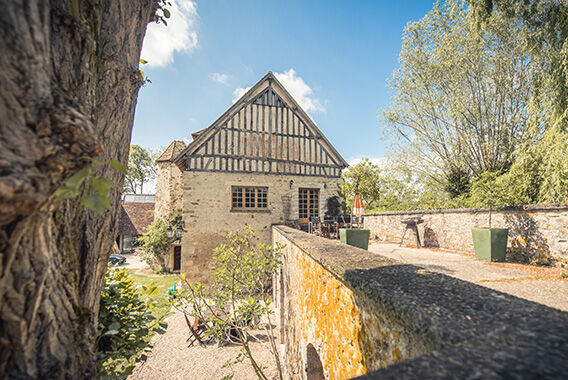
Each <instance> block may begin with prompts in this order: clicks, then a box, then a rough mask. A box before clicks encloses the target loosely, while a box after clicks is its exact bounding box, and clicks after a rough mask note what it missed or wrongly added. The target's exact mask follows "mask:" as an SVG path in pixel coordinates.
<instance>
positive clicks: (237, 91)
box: [233, 86, 252, 103]
mask: <svg viewBox="0 0 568 380" xmlns="http://www.w3.org/2000/svg"><path fill="white" fill-rule="evenodd" d="M250 87H252V86H250ZM250 87H237V88H235V90H234V91H233V103H236V101H237V100H239V99H240V98H241V96H243V95H244V94H245V92H247V91H248V90H250Z"/></svg>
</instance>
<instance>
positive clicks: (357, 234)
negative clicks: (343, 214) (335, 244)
mask: <svg viewBox="0 0 568 380" xmlns="http://www.w3.org/2000/svg"><path fill="white" fill-rule="evenodd" d="M370 236H371V231H370V230H366V229H358V228H340V229H339V240H340V241H341V242H342V243H345V244H349V245H352V246H354V247H358V248H362V249H365V250H366V249H368V248H369V237H370Z"/></svg>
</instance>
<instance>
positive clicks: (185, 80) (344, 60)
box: [132, 0, 432, 161]
mask: <svg viewBox="0 0 568 380" xmlns="http://www.w3.org/2000/svg"><path fill="white" fill-rule="evenodd" d="M431 8H432V1H431V0H423V1H418V0H417V1H410V0H408V1H404V0H403V1H379V0H377V1H330V0H327V1H266V0H265V1H231V0H204V1H196V2H195V1H190V0H177V1H176V3H174V5H173V9H172V18H171V19H170V21H169V23H168V27H163V26H162V25H152V26H151V27H150V28H152V29H149V30H148V32H147V36H146V39H145V41H144V49H143V52H142V58H144V59H146V60H148V61H149V63H148V64H147V65H144V67H142V68H143V70H144V72H145V74H146V75H147V76H148V77H149V78H150V80H151V81H152V83H150V84H148V85H147V86H145V87H144V88H142V89H141V90H140V93H139V97H138V105H137V107H136V115H135V121H134V130H133V133H132V143H133V144H139V145H142V146H145V147H148V148H151V149H157V148H159V147H161V146H167V145H168V144H169V143H170V142H171V141H172V140H174V139H176V140H183V139H190V135H191V132H194V131H196V130H199V129H202V128H205V127H207V126H209V125H210V124H211V123H212V122H213V121H215V119H216V118H217V117H218V116H220V115H221V114H222V113H223V112H224V111H225V110H226V109H227V108H229V107H230V106H231V104H232V103H233V100H234V99H235V97H236V95H238V94H239V93H242V91H243V89H245V88H247V87H249V86H252V85H253V84H254V83H256V82H257V81H258V80H259V79H260V78H261V77H262V76H263V75H264V74H265V73H266V72H267V71H269V70H270V71H273V72H275V73H277V75H279V78H280V79H281V81H283V82H284V85H285V86H286V87H290V88H288V90H289V91H290V92H291V93H292V95H294V96H295V97H296V100H298V101H299V103H300V104H301V105H303V106H304V108H305V109H306V111H307V112H308V113H309V114H310V116H311V117H312V118H313V119H314V121H315V122H316V124H317V125H318V126H319V127H320V129H321V130H322V131H323V133H324V134H325V135H326V136H327V138H328V139H329V140H330V141H331V142H332V144H334V146H335V147H336V148H337V150H338V151H339V152H340V153H341V154H342V155H343V157H344V158H345V159H347V160H348V161H349V160H353V159H355V158H358V157H383V156H384V155H385V154H386V149H387V147H386V144H385V143H384V142H383V139H382V136H381V125H380V123H379V120H378V116H379V114H380V112H381V110H382V109H384V107H386V106H387V105H388V104H389V102H390V97H391V95H392V94H391V92H390V90H389V89H388V88H387V81H388V79H389V78H390V76H391V74H392V72H393V70H395V69H396V68H397V66H398V54H399V52H400V46H401V38H402V33H403V29H404V27H405V25H406V24H407V23H408V22H410V21H416V20H419V19H420V18H422V17H423V16H424V15H425V14H426V13H427V12H428V11H429V10H430V9H431ZM298 98H300V99H298Z"/></svg>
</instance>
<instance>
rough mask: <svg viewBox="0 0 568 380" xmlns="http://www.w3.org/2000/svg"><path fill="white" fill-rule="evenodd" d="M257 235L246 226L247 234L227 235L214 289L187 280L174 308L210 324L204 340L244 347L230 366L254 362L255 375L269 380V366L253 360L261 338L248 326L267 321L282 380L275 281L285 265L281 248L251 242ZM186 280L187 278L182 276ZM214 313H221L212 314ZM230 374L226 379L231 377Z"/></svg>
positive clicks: (217, 262) (219, 253)
mask: <svg viewBox="0 0 568 380" xmlns="http://www.w3.org/2000/svg"><path fill="white" fill-rule="evenodd" d="M254 235H255V232H254V231H252V230H251V229H250V228H248V227H247V230H246V233H245V234H237V233H232V232H229V233H227V240H226V243H225V244H221V245H220V246H218V247H217V248H215V252H214V254H213V274H214V276H215V281H214V283H213V285H212V287H211V288H210V289H206V288H205V287H204V286H202V285H201V284H190V283H189V282H187V281H185V285H186V286H184V289H182V290H181V291H180V292H179V293H178V298H177V302H176V304H175V306H176V308H177V309H178V310H181V311H183V312H184V313H186V314H189V315H193V316H197V317H199V319H200V320H201V321H202V322H204V323H205V325H206V326H207V327H206V331H205V336H207V337H212V338H214V339H216V340H217V341H219V342H223V341H226V340H227V339H228V338H231V337H232V338H233V339H234V340H235V341H236V343H237V344H239V345H240V346H241V349H242V350H241V353H240V354H239V355H238V356H237V358H236V359H234V360H229V361H228V362H227V363H226V364H225V366H228V367H231V366H232V365H233V364H234V363H237V362H241V361H243V360H245V359H246V358H248V359H249V361H250V363H251V365H252V367H253V369H254V371H255V374H256V376H257V377H258V378H259V379H261V380H268V377H267V375H266V373H265V371H264V370H265V368H264V367H263V366H262V364H261V363H259V362H257V360H256V359H255V358H254V356H253V354H252V352H251V348H250V343H251V341H252V339H255V340H258V339H259V338H258V337H255V336H253V335H252V333H251V330H250V328H249V325H250V323H251V321H253V320H254V319H258V320H261V319H265V320H266V321H267V322H268V323H266V324H265V325H264V327H265V331H266V333H267V334H266V335H267V337H268V340H269V343H270V346H269V348H270V350H271V352H272V354H273V357H274V360H275V362H276V367H277V369H278V376H279V379H280V380H282V368H281V365H280V358H279V351H278V347H277V343H276V338H275V331H274V330H273V326H272V319H271V318H272V315H273V311H272V297H271V295H272V292H271V291H270V290H271V286H272V278H273V276H274V275H275V274H276V271H277V270H278V268H280V265H281V257H282V248H283V246H282V245H279V244H276V245H275V246H274V247H272V246H269V245H267V244H265V243H258V244H256V245H253V244H252V242H251V241H252V240H253V239H254ZM182 279H183V280H185V277H183V276H182ZM213 310H215V311H216V312H212V311H213ZM231 377H232V375H229V376H227V377H225V378H231Z"/></svg>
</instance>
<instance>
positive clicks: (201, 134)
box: [174, 71, 349, 167]
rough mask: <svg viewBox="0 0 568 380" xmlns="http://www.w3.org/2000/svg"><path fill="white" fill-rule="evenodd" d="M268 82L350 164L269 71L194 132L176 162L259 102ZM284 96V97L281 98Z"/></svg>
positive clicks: (333, 153)
mask: <svg viewBox="0 0 568 380" xmlns="http://www.w3.org/2000/svg"><path fill="white" fill-rule="evenodd" d="M266 82H268V87H270V88H273V89H275V90H276V91H275V92H277V93H280V94H281V95H283V96H280V97H278V99H277V100H273V101H278V102H282V103H284V104H285V103H286V102H287V103H289V104H288V106H289V108H291V109H293V110H294V112H296V113H297V114H298V116H299V117H301V118H302V120H303V122H304V123H305V124H306V125H307V127H308V128H309V129H310V130H311V132H312V133H313V134H314V135H315V136H317V138H318V139H319V142H320V143H323V145H325V147H326V148H327V149H328V150H329V153H330V154H331V155H333V156H334V157H335V159H336V161H337V162H339V163H340V165H341V166H342V167H347V166H349V164H348V163H347V161H345V159H344V158H343V157H342V156H341V155H340V154H339V152H338V151H337V150H336V149H335V148H334V147H333V145H332V144H331V143H330V142H329V140H328V139H327V138H326V137H325V135H324V134H323V133H322V131H321V130H320V129H319V128H318V127H317V125H316V124H315V123H314V121H313V120H312V118H311V117H310V116H309V115H308V114H307V113H306V112H305V111H304V110H303V109H302V107H300V105H299V104H298V103H297V102H296V100H295V99H294V98H293V97H292V95H290V93H289V92H288V91H287V90H286V88H285V87H284V86H283V85H282V84H281V83H280V82H279V81H278V79H276V76H275V75H274V74H273V73H272V71H269V72H268V73H266V75H265V76H264V77H262V79H260V80H259V81H258V82H257V83H256V84H255V85H254V86H252V87H251V88H250V89H249V90H248V91H247V92H246V93H244V94H243V95H242V96H241V97H240V98H239V100H238V101H236V102H235V103H234V104H233V105H232V106H231V107H229V109H228V110H227V111H225V112H224V113H223V114H222V115H221V116H220V117H219V118H218V119H217V120H215V121H214V122H213V124H211V125H210V126H209V127H207V128H206V129H204V130H200V131H198V132H195V133H194V134H193V137H194V140H193V141H192V142H191V143H190V144H189V145H188V146H187V147H186V148H185V149H184V150H183V151H182V152H180V154H178V155H177V157H175V159H174V162H175V163H176V164H177V165H178V166H180V167H182V166H183V165H182V162H183V161H184V158H185V157H186V156H187V155H191V154H192V153H194V152H195V151H196V150H197V149H199V147H200V146H201V145H202V144H203V143H204V142H205V141H207V139H208V138H209V137H210V136H211V135H212V134H214V133H216V131H217V129H218V128H219V127H220V126H221V125H222V124H223V123H225V122H226V121H227V120H228V119H229V118H230V117H232V116H233V115H234V114H235V113H237V112H238V111H239V110H240V109H241V108H242V107H243V106H245V105H246V104H247V103H252V102H257V101H258V96H259V95H262V90H264V87H265V86H264V84H265V83H266ZM275 95H276V94H275ZM281 98H284V99H281Z"/></svg>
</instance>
